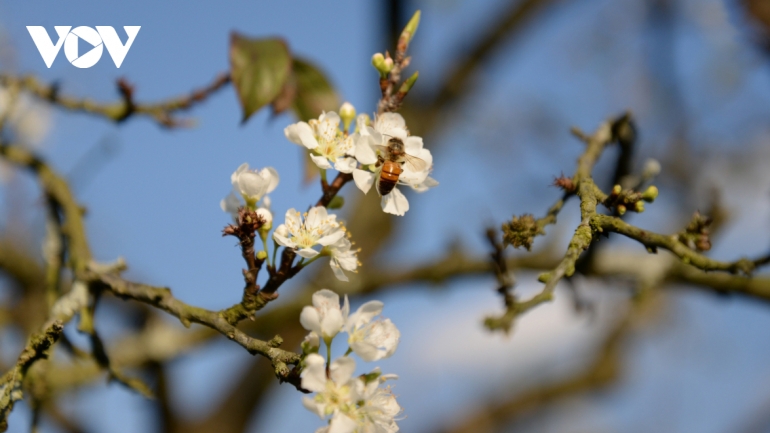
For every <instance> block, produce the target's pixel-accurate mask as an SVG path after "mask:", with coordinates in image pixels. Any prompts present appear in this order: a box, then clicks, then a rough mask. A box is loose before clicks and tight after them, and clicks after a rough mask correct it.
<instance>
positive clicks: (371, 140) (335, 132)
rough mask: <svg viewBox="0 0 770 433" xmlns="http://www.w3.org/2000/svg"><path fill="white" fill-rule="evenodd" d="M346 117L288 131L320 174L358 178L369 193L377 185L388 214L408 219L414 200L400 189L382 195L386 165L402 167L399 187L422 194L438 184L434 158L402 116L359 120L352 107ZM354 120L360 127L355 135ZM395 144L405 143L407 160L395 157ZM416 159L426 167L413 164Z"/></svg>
mask: <svg viewBox="0 0 770 433" xmlns="http://www.w3.org/2000/svg"><path fill="white" fill-rule="evenodd" d="M340 113H342V114H343V116H340V115H339V114H337V113H335V112H333V111H330V112H326V113H323V114H321V116H320V117H319V118H318V119H312V120H310V121H309V122H297V123H295V124H292V125H289V126H288V127H286V129H284V134H285V135H286V138H287V139H289V141H291V142H293V143H296V144H299V145H302V146H304V147H306V148H307V149H308V150H310V152H311V154H310V158H311V159H312V160H313V162H314V163H315V164H316V165H317V166H318V168H319V169H321V170H327V169H330V168H332V167H333V168H334V169H335V170H337V171H339V172H341V173H352V175H353V179H354V181H355V183H356V186H358V188H359V189H361V191H363V192H364V193H368V192H369V190H370V189H371V188H372V185H375V184H377V185H378V187H377V188H376V190H377V192H378V193H380V195H381V196H382V200H381V206H382V210H383V211H385V212H387V213H389V214H393V215H401V216H402V215H404V214H405V213H406V211H408V210H409V201H408V200H407V199H406V196H404V194H403V193H402V192H401V191H400V190H399V189H398V187H394V188H393V189H392V190H391V191H389V192H388V193H386V194H382V193H381V192H380V189H379V183H378V181H379V179H380V176H381V174H382V169H383V167H384V162H385V161H388V160H393V159H396V161H394V162H397V163H398V164H399V165H400V167H401V170H402V171H401V173H400V174H399V175H398V176H397V179H398V184H399V185H404V186H408V187H410V188H412V189H413V190H415V191H417V192H423V191H426V190H427V189H428V188H431V187H434V186H436V185H438V182H437V181H436V180H435V179H433V178H431V177H430V176H429V175H430V172H431V171H432V170H433V156H432V155H431V153H430V151H429V150H428V149H425V148H424V147H423V141H422V138H420V137H417V136H412V135H410V134H409V130H408V129H407V127H406V122H405V121H404V118H403V117H402V116H401V115H400V114H398V113H383V114H380V115H378V116H375V119H374V122H372V121H371V119H370V118H369V116H368V115H366V114H361V115H358V116H357V117H356V116H355V109H354V108H353V106H352V105H350V103H347V102H346V103H345V104H343V106H342V107H341V108H340ZM354 117H355V119H356V122H355V125H356V126H355V129H354V130H353V131H352V133H351V131H349V130H350V126H351V123H352V120H353V118H354ZM392 140H397V141H399V142H401V143H403V151H404V153H405V155H400V154H399V155H394V154H393V153H392V152H390V151H389V144H390V143H391V142H392ZM410 160H411V161H415V160H417V161H420V162H419V164H410V163H409V161H410ZM405 161H406V163H404V162H405Z"/></svg>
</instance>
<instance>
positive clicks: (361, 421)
mask: <svg viewBox="0 0 770 433" xmlns="http://www.w3.org/2000/svg"><path fill="white" fill-rule="evenodd" d="M396 378H398V376H396V375H382V376H380V377H379V378H377V379H375V380H372V381H370V382H368V383H367V382H365V381H364V380H363V379H362V378H358V379H357V380H356V382H355V386H354V387H353V392H352V398H353V399H355V400H356V401H358V402H359V406H358V410H357V411H356V412H355V413H356V415H357V417H356V430H354V431H356V432H361V433H395V432H397V431H398V430H399V428H398V425H397V424H396V417H397V416H398V415H399V414H400V413H401V411H402V409H401V406H400V405H399V404H398V402H396V397H395V396H394V395H393V392H392V391H391V390H390V387H385V388H382V387H380V384H381V383H383V382H385V381H386V380H389V379H396Z"/></svg>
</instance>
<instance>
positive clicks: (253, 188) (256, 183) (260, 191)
mask: <svg viewBox="0 0 770 433" xmlns="http://www.w3.org/2000/svg"><path fill="white" fill-rule="evenodd" d="M238 190H239V191H240V192H241V194H242V195H243V196H244V197H249V198H253V199H260V198H262V196H263V195H265V191H266V190H267V182H265V179H263V178H262V176H260V175H258V174H257V173H254V172H251V171H247V172H245V173H241V174H239V175H238Z"/></svg>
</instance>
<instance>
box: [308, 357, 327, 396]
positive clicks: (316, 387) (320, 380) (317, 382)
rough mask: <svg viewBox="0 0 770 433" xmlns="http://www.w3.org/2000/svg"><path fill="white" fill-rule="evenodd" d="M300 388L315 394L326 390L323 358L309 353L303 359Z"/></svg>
mask: <svg viewBox="0 0 770 433" xmlns="http://www.w3.org/2000/svg"><path fill="white" fill-rule="evenodd" d="M302 387H303V388H305V389H307V390H309V391H315V392H321V391H323V390H324V389H326V361H325V360H324V358H323V356H321V355H319V354H317V353H311V354H310V355H308V356H307V357H305V368H304V369H303V371H302Z"/></svg>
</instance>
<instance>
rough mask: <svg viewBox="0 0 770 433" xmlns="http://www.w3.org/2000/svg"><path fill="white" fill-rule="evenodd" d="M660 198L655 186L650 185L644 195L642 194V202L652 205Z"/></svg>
mask: <svg viewBox="0 0 770 433" xmlns="http://www.w3.org/2000/svg"><path fill="white" fill-rule="evenodd" d="M656 198H658V187H656V186H655V185H650V186H649V187H648V188H647V189H646V190H645V191H644V192H643V193H642V200H644V201H646V202H649V203H652V202H654V201H655V199H656Z"/></svg>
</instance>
